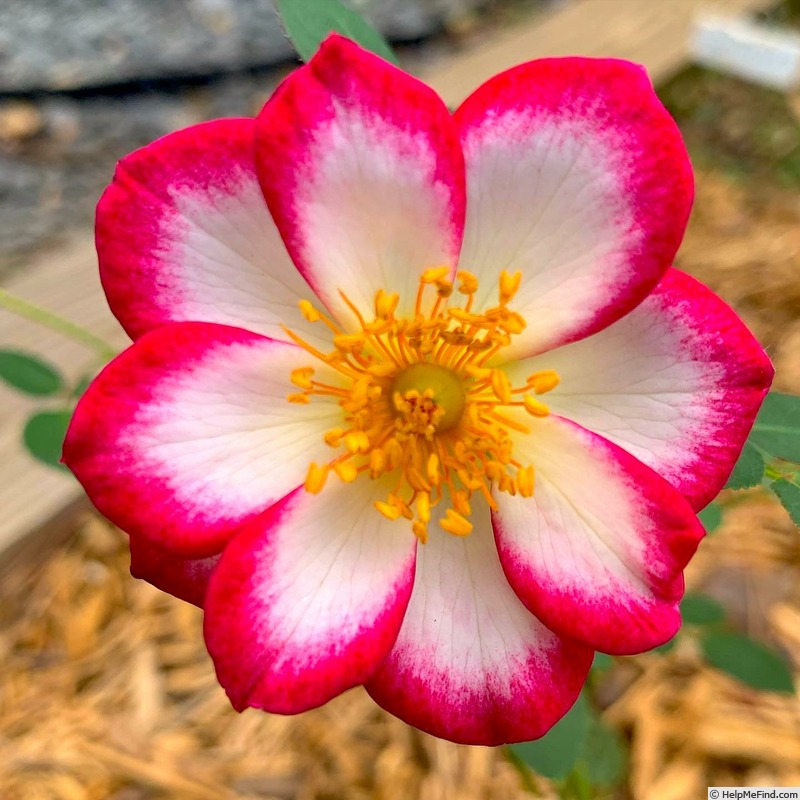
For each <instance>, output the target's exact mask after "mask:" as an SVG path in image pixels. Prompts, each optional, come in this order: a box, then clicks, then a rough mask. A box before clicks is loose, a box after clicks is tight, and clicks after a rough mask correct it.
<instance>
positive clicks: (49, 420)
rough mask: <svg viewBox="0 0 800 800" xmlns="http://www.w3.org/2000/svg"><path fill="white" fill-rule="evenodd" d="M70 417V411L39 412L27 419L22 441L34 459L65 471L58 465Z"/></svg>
mask: <svg viewBox="0 0 800 800" xmlns="http://www.w3.org/2000/svg"><path fill="white" fill-rule="evenodd" d="M71 416H72V412H70V411H41V412H39V413H38V414H34V415H33V416H32V417H30V419H28V421H27V423H25V430H24V432H23V439H24V441H25V446H26V447H27V448H28V450H29V451H30V453H31V455H32V456H33V457H34V458H37V459H38V460H39V461H43V462H44V463H45V464H47V465H49V466H51V467H58V468H59V469H66V467H64V466H63V465H62V464H61V463H60V460H61V447H62V445H63V444H64V436H66V433H67V426H68V425H69V420H70V417H71Z"/></svg>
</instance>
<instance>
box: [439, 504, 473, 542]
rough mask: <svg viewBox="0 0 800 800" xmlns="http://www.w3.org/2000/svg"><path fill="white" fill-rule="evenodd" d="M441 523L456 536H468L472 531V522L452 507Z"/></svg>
mask: <svg viewBox="0 0 800 800" xmlns="http://www.w3.org/2000/svg"><path fill="white" fill-rule="evenodd" d="M439 525H441V527H442V528H444V530H446V531H447V532H448V533H452V534H453V535H454V536H468V535H469V534H470V533H471V532H472V523H471V522H470V521H469V520H468V519H466V517H462V516H461V514H459V513H458V512H457V511H453V509H452V508H448V509H447V515H446V516H445V518H444V519H443V520H440V521H439Z"/></svg>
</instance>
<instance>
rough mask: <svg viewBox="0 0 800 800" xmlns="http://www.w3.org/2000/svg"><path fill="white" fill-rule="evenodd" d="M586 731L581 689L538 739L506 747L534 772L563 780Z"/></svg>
mask: <svg viewBox="0 0 800 800" xmlns="http://www.w3.org/2000/svg"><path fill="white" fill-rule="evenodd" d="M588 733H589V703H588V701H587V699H586V693H585V692H581V694H580V696H579V697H578V699H577V700H576V701H575V705H574V706H572V708H571V709H570V710H569V711H568V712H567V713H566V715H565V716H564V717H563V718H562V719H561V720H560V721H559V722H557V723H556V724H555V725H554V726H553V727H552V728H551V729H550V731H549V732H548V733H547V734H545V735H544V736H543V737H542V738H541V739H536V740H535V741H533V742H522V743H520V744H512V745H510V747H509V749H510V750H511V751H512V752H513V753H515V754H516V755H517V756H519V758H520V759H521V760H522V761H523V762H524V763H525V764H527V765H528V766H529V767H530V768H531V769H532V770H533V771H534V772H537V773H539V775H543V776H544V777H545V778H551V779H553V780H563V779H564V778H566V777H567V775H569V774H570V772H572V769H573V767H574V766H575V763H576V762H577V760H578V758H579V757H580V755H581V752H582V749H583V745H584V742H585V741H586V737H587V735H588Z"/></svg>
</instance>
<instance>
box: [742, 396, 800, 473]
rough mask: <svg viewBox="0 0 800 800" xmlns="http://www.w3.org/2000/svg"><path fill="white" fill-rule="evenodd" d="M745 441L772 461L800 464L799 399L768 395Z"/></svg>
mask: <svg viewBox="0 0 800 800" xmlns="http://www.w3.org/2000/svg"><path fill="white" fill-rule="evenodd" d="M748 441H749V442H750V443H752V444H754V445H755V446H756V447H757V448H760V449H761V450H763V451H764V452H765V453H767V454H768V455H769V456H771V457H773V458H782V459H785V460H787V461H795V462H800V397H795V396H794V395H791V394H781V393H780V392H770V393H769V394H768V395H767V396H766V398H765V399H764V404H763V405H762V406H761V411H759V412H758V417H757V418H756V423H755V425H753V430H752V432H751V433H750V438H749V440H748Z"/></svg>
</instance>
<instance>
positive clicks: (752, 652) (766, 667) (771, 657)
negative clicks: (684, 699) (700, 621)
mask: <svg viewBox="0 0 800 800" xmlns="http://www.w3.org/2000/svg"><path fill="white" fill-rule="evenodd" d="M702 643H703V651H704V653H705V656H706V660H707V661H708V663H709V664H711V665H712V666H714V667H716V668H717V669H720V670H722V671H723V672H727V673H728V674H729V675H732V676H733V677H734V678H737V679H738V680H740V681H742V683H746V684H747V685H748V686H752V687H753V688H754V689H761V690H764V691H768V692H789V693H791V692H794V684H793V682H792V673H791V671H790V669H789V667H788V666H787V664H786V662H785V661H784V660H783V658H781V657H780V656H779V655H778V654H777V653H775V652H774V651H772V650H770V649H769V648H768V647H765V646H764V645H763V644H761V643H760V642H756V641H754V640H753V639H751V638H749V637H748V636H744V635H743V634H741V633H724V632H718V631H709V632H707V633H706V634H705V635H704V636H703V638H702Z"/></svg>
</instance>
